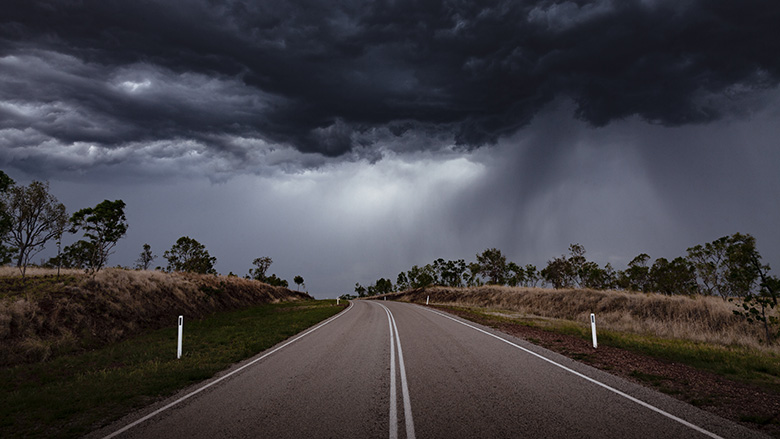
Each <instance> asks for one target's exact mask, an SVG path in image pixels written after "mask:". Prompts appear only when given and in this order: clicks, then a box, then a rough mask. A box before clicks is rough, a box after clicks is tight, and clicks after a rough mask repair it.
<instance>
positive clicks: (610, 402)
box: [90, 301, 764, 439]
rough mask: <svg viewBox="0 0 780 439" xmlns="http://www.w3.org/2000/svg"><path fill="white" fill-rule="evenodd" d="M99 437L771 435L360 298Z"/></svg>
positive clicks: (507, 342) (420, 312)
mask: <svg viewBox="0 0 780 439" xmlns="http://www.w3.org/2000/svg"><path fill="white" fill-rule="evenodd" d="M204 386H206V387H204ZM90 436H91V437H122V438H169V437H190V438H219V437H231V438H242V437H247V438H250V437H251V438H258V437H269V438H271V437H272V438H390V439H394V438H414V437H417V438H568V437H577V438H582V437H592V438H619V439H632V438H707V437H711V438H717V437H723V438H750V437H764V436H761V435H760V434H758V433H756V432H753V431H750V430H747V429H744V428H743V427H741V426H738V425H736V424H734V423H731V422H729V421H727V420H725V419H722V418H719V417H717V416H715V415H712V414H710V413H707V412H703V411H701V410H698V409H696V408H694V407H692V406H689V405H687V404H685V403H682V402H680V401H677V400H675V399H673V398H670V397H668V396H666V395H663V394H660V393H657V392H654V391H652V390H649V389H646V388H643V387H641V386H638V385H635V384H633V383H629V382H627V381H625V380H622V379H620V378H616V377H614V376H611V375H609V374H607V373H604V372H602V371H598V370H596V369H593V368H591V367H588V366H586V365H583V364H580V363H577V362H574V361H572V360H569V359H567V358H565V357H562V356H560V355H558V354H555V353H552V352H550V351H547V350H545V349H543V348H540V347H537V346H535V345H532V344H530V343H527V342H525V341H523V340H521V339H517V338H514V337H511V336H508V335H506V334H502V333H499V332H496V331H494V330H492V329H488V328H485V327H482V326H479V325H476V324H473V323H470V322H467V321H464V320H461V319H459V318H455V317H452V316H450V315H447V314H444V313H441V312H439V311H436V310H433V309H430V308H427V307H422V306H418V305H412V304H407V303H395V302H385V301H381V302H379V301H354V302H352V304H351V305H350V307H349V308H348V309H347V310H345V311H343V312H341V313H340V314H338V315H337V316H335V317H334V318H331V319H330V320H327V321H326V322H324V323H322V324H321V325H319V326H316V327H314V328H312V329H310V330H309V331H307V332H304V333H302V334H300V335H299V336H298V337H297V338H293V339H291V340H289V341H287V342H285V343H282V344H280V345H279V346H277V347H275V348H273V349H269V350H268V351H266V352H264V353H261V354H259V355H258V356H256V357H255V358H253V359H250V360H247V361H245V362H244V363H242V364H239V365H236V366H234V367H233V368H232V369H231V370H229V371H227V372H225V373H223V374H222V375H221V376H219V377H216V378H214V379H212V380H210V381H209V382H207V383H203V384H201V385H198V386H195V387H193V388H190V389H187V390H185V391H183V392H181V393H180V394H179V395H177V396H175V397H173V398H171V399H169V400H167V401H164V402H161V403H159V404H156V405H154V406H152V407H149V408H147V409H146V410H143V411H141V412H139V413H135V414H133V415H131V416H129V417H128V418H125V419H123V420H121V421H120V422H118V423H116V424H114V425H111V426H109V427H108V428H105V429H103V430H100V431H98V432H94V433H93V434H92V435H90Z"/></svg>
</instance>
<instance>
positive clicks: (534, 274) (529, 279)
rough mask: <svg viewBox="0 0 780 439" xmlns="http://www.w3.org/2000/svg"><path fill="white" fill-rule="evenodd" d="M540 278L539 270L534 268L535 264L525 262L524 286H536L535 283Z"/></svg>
mask: <svg viewBox="0 0 780 439" xmlns="http://www.w3.org/2000/svg"><path fill="white" fill-rule="evenodd" d="M541 278H542V276H541V274H540V273H539V270H537V269H536V265H532V264H526V266H525V281H524V284H523V285H524V286H526V287H536V283H537V282H539V280H540V279H541Z"/></svg>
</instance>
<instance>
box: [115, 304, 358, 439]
mask: <svg viewBox="0 0 780 439" xmlns="http://www.w3.org/2000/svg"><path fill="white" fill-rule="evenodd" d="M352 306H353V302H350V303H349V307H348V308H347V309H346V310H344V311H343V312H340V313H338V314H336V315H335V316H333V317H331V318H329V319H328V320H325V322H323V323H321V324H319V325H318V326H316V327H314V328H313V329H310V330H309V331H306V332H305V333H303V334H301V335H299V336H298V337H295V338H294V339H292V340H290V341H288V342H287V343H285V344H283V345H281V346H279V347H278V348H276V349H274V350H272V351H271V352H267V353H265V354H263V356H261V357H259V358H255V359H254V360H252V361H251V362H249V363H247V364H245V365H243V366H241V367H239V368H238V369H236V370H234V371H233V372H230V373H228V374H227V375H224V376H221V377H219V378H217V379H216V380H214V381H212V382H210V383H208V384H206V385H204V386H203V387H199V388H197V389H195V390H193V391H192V392H190V393H188V394H186V395H184V396H182V397H181V398H179V399H177V400H176V401H173V402H172V403H170V404H168V405H166V406H164V407H161V408H159V409H157V410H155V411H153V412H152V413H149V414H148V415H146V416H144V417H143V418H141V419H139V420H137V421H135V422H132V423H130V424H127V425H125V426H124V427H122V428H120V429H119V430H117V431H115V432H113V433H111V434H109V435H108V436H105V437H104V438H103V439H110V438H113V437H116V436H119V435H120V434H122V433H124V432H126V431H127V430H129V429H131V428H133V427H135V426H137V425H139V424H141V423H143V422H145V421H148V420H149V419H151V418H153V417H155V416H157V415H159V414H160V413H162V412H164V411H165V410H168V409H169V408H171V407H173V406H175V405H177V404H179V403H180V402H182V401H184V400H186V399H189V398H190V397H192V396H194V395H197V394H198V393H200V392H202V391H204V390H206V389H208V388H209V387H211V386H213V385H214V384H217V383H219V382H220V381H222V380H225V379H227V378H228V377H231V376H233V375H235V374H237V373H238V372H240V371H242V370H244V369H246V368H247V367H249V366H251V365H253V364H255V363H257V362H258V361H260V360H262V359H264V358H266V357H267V356H269V355H271V354H273V353H274V352H277V351H279V350H280V349H282V348H284V347H286V346H289V345H291V344H293V343H295V342H296V341H298V340H300V339H302V338H303V337H306V336H307V335H309V334H311V333H312V332H314V331H316V330H318V329H320V328H322V327H323V326H325V325H327V324H328V323H330V322H332V321H334V320H336V319H337V318H339V317H341V316H343V315H344V314H346V313H347V312H348V311H349V310H350V309H352Z"/></svg>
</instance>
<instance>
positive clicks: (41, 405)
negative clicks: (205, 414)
mask: <svg viewBox="0 0 780 439" xmlns="http://www.w3.org/2000/svg"><path fill="white" fill-rule="evenodd" d="M342 309H343V306H336V305H335V301H312V300H306V301H297V302H287V303H275V304H262V305H258V306H254V307H251V308H247V309H243V310H238V311H230V312H221V313H217V314H212V315H209V316H206V317H204V318H200V319H192V318H185V321H184V354H183V356H182V358H181V359H180V360H177V359H176V339H177V326H176V321H175V320H172V321H171V323H172V324H169V325H167V326H166V327H164V328H160V329H157V330H152V331H145V332H142V333H140V334H137V335H135V336H133V337H130V338H127V339H125V340H123V341H121V342H119V343H114V344H110V345H107V346H104V347H102V348H99V349H94V350H90V351H79V352H74V353H70V354H65V355H60V356H58V357H56V358H53V359H51V360H50V361H46V362H39V363H33V364H19V365H16V366H11V367H2V368H0V400H2V401H3V404H0V437H3V438H22V437H25V438H34V437H41V438H43V437H46V438H49V437H52V438H68V437H79V436H81V435H83V434H85V433H87V432H89V431H91V430H94V429H97V428H100V427H102V426H105V425H107V424H108V423H110V422H112V421H113V420H116V419H118V418H120V417H121V416H123V415H125V414H128V413H129V412H131V411H132V410H134V409H138V408H141V407H144V406H146V405H148V404H150V403H152V402H154V401H156V400H158V399H161V398H165V397H167V396H170V395H172V394H174V393H175V392H176V391H177V390H179V389H181V388H184V387H186V386H188V385H191V384H194V383H197V382H199V381H202V380H204V379H207V378H209V377H212V376H213V375H214V374H215V373H217V372H219V371H221V370H224V369H225V368H227V367H229V366H230V365H232V364H234V363H236V362H238V361H241V360H243V359H245V358H249V357H252V356H254V355H255V354H257V353H258V352H261V351H263V350H266V349H268V348H270V347H272V346H274V345H276V344H278V343H279V342H281V341H283V340H285V339H286V338H288V337H290V336H292V335H295V334H297V333H299V332H301V331H303V330H304V329H306V328H308V327H310V326H313V325H315V324H316V323H318V322H320V321H322V320H324V319H326V318H328V317H330V316H332V315H334V314H336V313H337V312H339V311H340V310H342Z"/></svg>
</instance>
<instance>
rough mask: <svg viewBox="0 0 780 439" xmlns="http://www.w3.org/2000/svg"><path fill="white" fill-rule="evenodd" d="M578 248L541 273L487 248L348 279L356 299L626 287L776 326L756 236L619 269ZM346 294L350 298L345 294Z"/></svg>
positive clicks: (773, 294)
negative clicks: (722, 303) (720, 306)
mask: <svg viewBox="0 0 780 439" xmlns="http://www.w3.org/2000/svg"><path fill="white" fill-rule="evenodd" d="M585 254H586V252H585V247H583V246H582V245H580V244H571V245H570V246H569V248H568V254H563V255H561V256H559V257H555V258H553V259H551V260H549V261H547V265H546V266H545V267H544V268H542V269H541V270H539V269H537V267H536V266H535V265H532V264H527V265H524V266H522V265H520V264H517V263H514V262H510V261H507V258H506V256H504V255H503V254H502V253H501V250H499V249H496V248H490V249H486V250H485V251H483V252H482V253H481V254H477V255H476V261H474V262H466V261H465V260H464V259H458V260H455V261H445V260H444V259H443V258H439V259H436V260H435V261H433V262H432V263H429V264H426V265H424V266H422V267H420V266H417V265H414V266H412V268H411V269H409V270H408V271H405V272H401V273H399V274H398V276H397V277H396V281H395V284H393V282H392V281H391V280H390V279H385V278H380V279H378V280H377V281H376V282H374V283H373V284H370V285H368V286H363V285H361V284H360V283H356V284H355V295H356V296H358V297H365V296H374V295H379V294H386V293H390V292H393V291H405V290H409V289H419V288H425V287H429V286H446V287H474V286H481V285H507V286H524V287H536V286H537V285H538V286H548V287H552V288H555V289H562V288H590V289H596V290H629V291H637V292H656V293H663V294H668V295H673V294H683V295H689V296H690V295H707V296H719V297H722V298H723V299H724V300H731V301H735V302H736V303H737V305H738V308H737V309H736V310H735V311H734V313H735V314H738V315H741V316H744V317H745V318H747V319H748V321H755V322H760V323H762V324H763V326H764V329H765V330H766V335H767V339H768V340H771V339H772V338H773V334H772V333H771V332H772V331H773V329H771V328H776V327H778V326H780V322H779V321H778V319H777V318H776V317H775V316H773V315H771V314H769V313H768V312H769V310H770V309H773V308H775V307H777V305H778V295H779V294H780V293H779V291H780V280H778V278H777V277H776V276H772V275H770V274H769V270H770V267H769V265H768V264H764V263H763V262H762V260H761V254H760V253H759V252H758V249H757V247H756V240H755V238H754V237H753V236H751V235H749V234H741V233H735V234H733V235H731V236H724V237H722V238H719V239H716V240H714V241H712V242H708V243H706V244H701V245H696V246H693V247H690V248H688V249H687V254H686V255H685V256H678V257H676V258H674V259H672V260H668V259H666V258H662V257H661V258H657V259H656V260H655V261H654V262H653V263H652V264H650V260H651V258H650V256H649V255H647V254H646V253H641V254H639V255H637V256H636V257H635V258H634V259H632V260H631V261H630V262H629V263H628V265H627V267H626V269H624V270H615V269H614V268H613V267H612V265H611V264H609V263H607V264H606V265H604V266H603V267H602V266H599V264H597V263H596V262H593V261H588V260H587V258H586V257H585ZM346 297H351V295H348V296H346Z"/></svg>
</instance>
